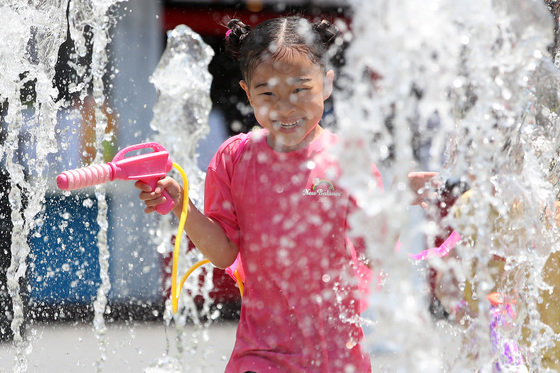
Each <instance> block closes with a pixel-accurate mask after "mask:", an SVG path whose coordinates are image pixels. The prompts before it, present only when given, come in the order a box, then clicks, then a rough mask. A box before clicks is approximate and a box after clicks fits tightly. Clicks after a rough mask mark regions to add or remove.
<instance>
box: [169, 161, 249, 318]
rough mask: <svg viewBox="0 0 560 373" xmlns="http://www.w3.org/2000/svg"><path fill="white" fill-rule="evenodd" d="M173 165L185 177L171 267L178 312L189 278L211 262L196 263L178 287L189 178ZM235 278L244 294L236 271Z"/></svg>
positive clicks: (172, 297)
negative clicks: (199, 268) (178, 270)
mask: <svg viewBox="0 0 560 373" xmlns="http://www.w3.org/2000/svg"><path fill="white" fill-rule="evenodd" d="M173 167H175V169H177V171H179V173H180V174H181V178H182V179H183V207H182V209H181V217H180V218H179V226H178V227H177V235H176V237H175V248H174V250H173V268H172V269H171V307H172V310H173V313H174V314H175V313H177V308H178V302H179V295H181V290H182V289H183V285H184V284H185V281H187V278H188V277H189V276H190V275H191V273H193V272H194V271H195V270H196V269H197V268H198V267H200V266H203V265H204V264H207V263H210V261H209V260H208V259H203V260H200V261H198V262H197V263H195V264H194V265H193V266H192V267H191V268H189V270H188V271H187V272H186V273H185V274H184V275H183V277H182V278H181V282H180V284H179V287H177V267H178V265H179V249H180V246H181V237H182V236H183V230H184V229H185V222H186V221H187V214H188V208H189V180H188V179H187V175H186V174H185V171H184V170H183V169H182V168H181V166H179V165H178V164H177V163H175V162H173ZM235 279H236V282H237V286H239V292H240V293H241V296H243V281H241V279H240V277H239V274H238V272H237V271H235Z"/></svg>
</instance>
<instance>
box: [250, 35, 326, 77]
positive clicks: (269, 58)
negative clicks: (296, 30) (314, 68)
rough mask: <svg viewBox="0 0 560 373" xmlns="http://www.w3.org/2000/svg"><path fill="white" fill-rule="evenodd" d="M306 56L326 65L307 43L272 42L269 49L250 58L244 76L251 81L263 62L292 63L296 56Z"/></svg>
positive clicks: (314, 61)
mask: <svg viewBox="0 0 560 373" xmlns="http://www.w3.org/2000/svg"><path fill="white" fill-rule="evenodd" d="M299 56H306V57H307V58H309V60H310V61H311V62H313V63H314V64H319V65H321V67H324V64H323V62H322V61H321V60H320V59H318V58H317V56H315V55H314V54H313V53H312V52H311V51H310V50H309V47H307V46H306V45H301V44H299V45H285V44H284V45H279V46H277V45H274V44H272V45H271V46H270V47H269V48H268V51H267V52H265V53H261V54H260V55H257V54H256V53H255V54H254V55H253V56H252V57H253V58H250V59H249V61H251V62H250V63H249V65H248V66H247V71H246V72H244V78H245V80H246V81H247V82H249V81H250V78H251V75H252V73H253V70H254V69H255V68H256V67H257V66H258V65H259V64H261V63H262V62H265V61H266V62H272V63H274V62H286V63H290V62H292V61H294V60H295V58H296V57H299Z"/></svg>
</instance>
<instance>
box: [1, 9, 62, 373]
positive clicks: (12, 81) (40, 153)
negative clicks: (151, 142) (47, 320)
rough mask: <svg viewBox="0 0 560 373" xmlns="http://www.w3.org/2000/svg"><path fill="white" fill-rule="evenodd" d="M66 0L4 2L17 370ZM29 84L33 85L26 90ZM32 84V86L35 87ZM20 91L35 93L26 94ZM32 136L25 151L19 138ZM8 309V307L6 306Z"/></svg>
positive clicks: (4, 153)
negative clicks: (31, 238)
mask: <svg viewBox="0 0 560 373" xmlns="http://www.w3.org/2000/svg"><path fill="white" fill-rule="evenodd" d="M61 3H62V2H61V1H47V2H36V3H35V2H34V3H30V4H29V5H26V6H22V5H21V3H20V2H18V1H8V2H4V3H3V5H1V6H0V14H1V16H0V17H1V18H2V20H1V22H0V25H1V26H0V34H2V35H3V39H4V41H3V43H2V45H1V46H0V58H1V59H2V61H15V63H10V64H8V66H5V67H3V68H2V73H0V87H2V90H1V91H0V100H1V101H2V106H3V107H5V109H6V110H7V112H6V116H5V117H4V121H5V123H6V125H7V126H8V128H7V138H6V140H5V142H4V144H3V145H2V147H1V148H0V164H1V163H3V164H4V165H5V168H6V170H7V171H8V174H9V177H10V186H9V189H10V192H9V203H10V209H11V216H10V217H9V218H10V219H11V221H12V224H13V229H12V237H11V247H10V248H4V250H8V249H9V250H10V252H11V263H10V266H9V268H8V271H7V274H6V276H7V288H8V292H9V294H10V296H11V297H12V310H13V312H12V320H11V329H12V333H13V334H14V342H15V348H16V351H15V354H14V356H15V362H14V371H15V372H21V371H25V370H26V369H27V359H26V356H25V349H26V348H29V346H28V344H27V343H26V341H25V339H24V338H23V335H22V327H23V322H24V301H23V299H22V291H23V290H24V289H22V288H21V286H20V285H21V284H22V279H23V277H24V275H25V272H26V270H27V263H26V260H27V256H28V254H29V245H28V241H27V238H28V235H29V232H30V231H31V229H33V228H34V227H35V226H36V224H40V221H38V220H35V217H36V215H37V214H38V213H39V211H40V210H41V207H42V200H43V197H44V195H45V191H46V183H45V182H44V180H43V179H42V175H43V172H44V170H45V168H46V167H47V165H46V162H45V160H46V158H47V155H48V154H49V153H53V152H55V151H56V142H55V137H54V127H55V124H56V112H57V109H58V105H57V104H56V103H55V102H53V100H52V99H51V96H52V95H53V88H52V85H51V83H50V82H51V81H52V79H53V77H54V63H55V61H56V60H55V56H56V52H57V48H58V45H60V43H61V41H62V36H63V34H62V32H61V31H62V30H64V27H63V24H64V7H63V6H62V4H61ZM24 87H27V88H28V89H27V90H25V89H24ZM31 87H33V89H30V88H31ZM21 92H26V93H27V94H28V95H30V94H31V92H34V97H33V96H31V95H30V96H27V97H23V100H22V97H21ZM24 135H26V136H28V141H27V143H26V144H25V145H26V149H25V150H24V149H21V148H20V144H19V137H20V136H24ZM6 311H7V310H6Z"/></svg>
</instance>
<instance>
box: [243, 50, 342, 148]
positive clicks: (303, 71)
mask: <svg viewBox="0 0 560 373" xmlns="http://www.w3.org/2000/svg"><path fill="white" fill-rule="evenodd" d="M284 52H285V53H283V54H282V55H281V56H280V57H277V58H268V59H265V60H264V61H261V62H260V63H259V64H258V65H257V66H256V67H255V68H254V70H253V71H252V74H251V77H250V81H248V82H246V81H241V82H240V84H241V87H242V88H243V89H244V90H245V92H246V93H247V97H248V98H249V103H250V104H251V106H252V107H253V109H254V112H255V118H256V119H257V121H258V122H259V124H260V125H261V126H262V127H263V128H266V129H267V130H268V131H269V132H268V138H267V141H268V144H269V145H270V146H271V147H272V148H273V149H274V150H276V151H280V152H289V151H293V150H297V149H301V148H303V147H305V146H306V145H307V144H309V143H310V142H311V141H313V140H314V139H315V138H317V137H318V136H319V134H320V133H321V132H322V128H321V127H320V126H319V121H320V120H321V118H322V116H323V110H324V101H325V100H326V99H327V98H328V97H329V96H330V94H331V92H332V81H333V78H334V72H333V71H332V70H329V71H327V72H326V73H325V72H324V68H323V67H321V66H320V65H318V64H315V63H313V62H312V61H311V60H310V59H309V58H308V57H307V55H306V54H304V53H301V52H298V51H296V50H293V49H286V50H285V51H284Z"/></svg>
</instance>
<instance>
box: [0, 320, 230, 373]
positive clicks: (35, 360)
mask: <svg viewBox="0 0 560 373" xmlns="http://www.w3.org/2000/svg"><path fill="white" fill-rule="evenodd" d="M235 330H236V323H235V322H222V323H220V324H215V325H213V326H211V327H210V328H208V329H207V333H201V331H200V330H199V329H197V328H196V327H194V326H193V325H187V326H186V330H185V333H184V334H183V335H184V336H185V338H189V339H190V340H191V342H192V343H190V344H189V343H185V345H186V346H187V347H188V348H187V349H186V350H185V351H183V353H182V356H183V371H184V372H205V373H206V372H223V371H224V368H225V365H226V363H227V360H228V358H229V356H230V353H231V350H232V348H233V343H234V340H235ZM167 334H168V335H169V336H170V342H169V346H170V348H169V351H170V352H169V356H172V357H175V356H178V355H177V354H178V353H177V347H176V346H177V344H176V343H175V336H176V333H175V329H174V328H173V327H172V328H171V329H170V331H169V333H167ZM26 335H27V338H28V339H29V340H30V342H31V343H30V346H29V348H28V349H27V351H26V352H27V355H26V359H27V364H28V367H27V370H26V371H27V372H38V373H39V372H40V373H44V372H97V371H98V370H97V365H96V364H97V363H98V362H100V359H101V352H100V345H99V343H98V340H97V338H96V335H95V333H94V331H93V326H92V324H91V323H90V324H83V323H80V324H71V323H67V324H64V323H55V324H52V325H48V324H38V325H31V326H29V327H28V328H27V332H26ZM105 342H106V356H107V358H106V360H105V361H104V362H103V363H102V365H101V371H102V372H110V373H113V372H118V373H122V372H149V373H155V372H175V371H174V370H173V369H169V368H167V369H155V368H154V367H153V366H154V365H156V363H157V362H158V360H161V358H162V357H164V356H165V353H166V348H167V346H168V339H167V337H166V330H165V327H164V325H163V322H149V323H144V322H142V323H122V324H110V325H108V328H107V333H106V335H105ZM15 352H16V351H15V348H14V346H13V344H12V343H1V344H0V372H1V373H3V372H12V371H13V370H14V356H15ZM149 367H152V368H151V369H148V368H149Z"/></svg>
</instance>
